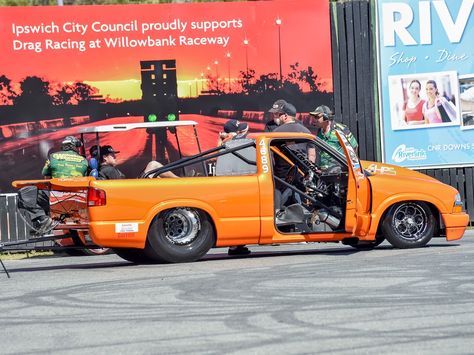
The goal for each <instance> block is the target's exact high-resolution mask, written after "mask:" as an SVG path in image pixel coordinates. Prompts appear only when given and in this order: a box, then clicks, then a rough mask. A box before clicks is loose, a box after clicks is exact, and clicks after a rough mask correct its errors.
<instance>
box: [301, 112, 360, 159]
mask: <svg viewBox="0 0 474 355" xmlns="http://www.w3.org/2000/svg"><path fill="white" fill-rule="evenodd" d="M309 114H310V115H311V116H312V117H313V118H314V120H313V123H312V124H313V125H314V126H316V127H318V128H319V132H318V137H319V138H321V139H322V140H323V141H325V142H326V143H328V144H329V145H330V146H332V147H333V148H335V149H336V150H337V151H339V152H341V153H343V149H342V147H341V144H340V143H339V140H338V139H337V135H336V130H337V131H339V132H341V133H342V134H344V135H345V136H346V138H347V140H348V142H349V143H350V145H351V146H352V148H354V150H356V149H357V147H358V143H357V140H356V139H355V137H354V136H353V135H352V133H351V131H350V130H349V128H348V127H347V126H346V125H343V124H342V123H336V122H334V115H333V113H332V111H331V109H330V108H329V107H327V106H325V105H321V106H318V107H316V109H315V110H314V111H311V112H310V113H309ZM320 160H321V161H320V163H319V165H320V166H321V167H322V168H327V167H328V166H329V164H330V158H329V156H328V155H327V154H326V153H324V152H322V153H321V157H320Z"/></svg>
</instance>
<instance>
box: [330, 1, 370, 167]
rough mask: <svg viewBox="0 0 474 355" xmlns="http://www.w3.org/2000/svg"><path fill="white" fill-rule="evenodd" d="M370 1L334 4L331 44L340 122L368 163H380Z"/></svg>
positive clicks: (336, 105)
mask: <svg viewBox="0 0 474 355" xmlns="http://www.w3.org/2000/svg"><path fill="white" fill-rule="evenodd" d="M370 15H371V14H370V4H369V1H367V0H366V1H351V2H347V1H344V2H332V3H331V40H332V56H333V65H332V68H333V80H334V113H335V116H336V120H337V121H339V122H342V123H344V124H345V125H347V126H348V127H349V129H350V130H351V132H352V134H353V135H354V136H355V137H356V138H357V141H358V142H359V155H360V157H361V159H364V160H377V155H378V154H377V149H379V148H378V145H377V142H376V134H375V131H376V130H375V127H376V125H375V116H374V115H375V102H376V100H375V97H374V95H375V90H374V83H376V78H377V76H376V67H375V62H376V56H375V50H374V46H373V40H372V36H373V35H372V33H373V31H372V27H371V26H372V24H371V20H370V19H371V17H370Z"/></svg>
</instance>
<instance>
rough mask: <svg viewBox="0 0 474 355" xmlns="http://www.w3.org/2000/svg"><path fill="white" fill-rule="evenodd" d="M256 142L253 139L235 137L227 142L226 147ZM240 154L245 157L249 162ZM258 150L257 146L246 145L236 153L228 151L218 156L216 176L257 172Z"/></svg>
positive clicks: (230, 147)
mask: <svg viewBox="0 0 474 355" xmlns="http://www.w3.org/2000/svg"><path fill="white" fill-rule="evenodd" d="M252 142H254V141H253V139H235V140H230V141H228V142H226V143H225V148H226V149H232V148H236V147H239V146H241V145H245V144H248V143H252ZM238 155H241V156H242V157H244V158H245V159H246V160H247V161H248V162H251V164H249V163H248V162H246V161H245V160H243V159H242V158H240V157H239V156H238ZM256 158H257V152H256V149H255V147H253V146H252V147H246V148H243V149H240V150H237V151H236V152H235V154H234V153H228V154H224V155H221V156H219V157H217V161H216V176H233V175H252V174H255V173H256V172H257V163H256Z"/></svg>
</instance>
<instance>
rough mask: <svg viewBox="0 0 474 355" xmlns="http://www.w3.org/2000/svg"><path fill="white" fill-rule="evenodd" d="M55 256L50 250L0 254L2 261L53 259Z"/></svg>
mask: <svg viewBox="0 0 474 355" xmlns="http://www.w3.org/2000/svg"><path fill="white" fill-rule="evenodd" d="M53 255H55V253H54V252H53V251H50V250H42V251H39V250H32V251H28V252H26V251H21V252H18V251H4V252H2V253H0V259H2V260H22V259H31V258H42V257H51V256H53Z"/></svg>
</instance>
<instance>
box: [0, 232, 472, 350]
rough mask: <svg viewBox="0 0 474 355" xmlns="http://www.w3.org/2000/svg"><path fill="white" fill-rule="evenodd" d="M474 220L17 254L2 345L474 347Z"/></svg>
mask: <svg viewBox="0 0 474 355" xmlns="http://www.w3.org/2000/svg"><path fill="white" fill-rule="evenodd" d="M473 237H474V231H472V230H471V231H468V232H467V233H466V235H465V236H464V238H463V239H462V240H459V241H455V242H446V241H445V240H444V239H440V238H436V239H433V240H432V241H431V242H430V244H429V246H428V247H426V248H421V249H413V250H400V249H393V248H392V247H391V246H390V245H388V244H386V243H383V244H382V245H381V246H380V247H378V248H377V249H375V250H373V251H363V252H361V251H356V250H354V249H352V248H351V247H348V246H343V245H339V244H292V245H280V246H265V247H258V246H252V247H251V250H252V254H251V255H249V256H246V257H230V256H227V254H226V249H214V250H212V251H211V252H210V253H209V254H208V255H207V256H206V257H205V258H204V259H203V260H201V261H199V262H196V263H189V264H168V265H134V264H131V263H128V262H125V261H122V260H121V259H120V258H119V257H117V256H115V255H108V256H94V257H48V258H45V257H43V258H31V259H24V260H8V261H5V264H6V266H7V267H8V269H9V271H10V274H11V277H12V278H11V279H8V278H7V277H6V275H5V274H3V272H0V287H1V288H0V339H1V342H0V353H1V354H86V353H87V354H106V353H108V354H111V353H113V354H223V353H225V354H316V353H317V354H380V353H388V354H472V353H473V350H472V349H473V348H474V297H473V296H474V238H473Z"/></svg>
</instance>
